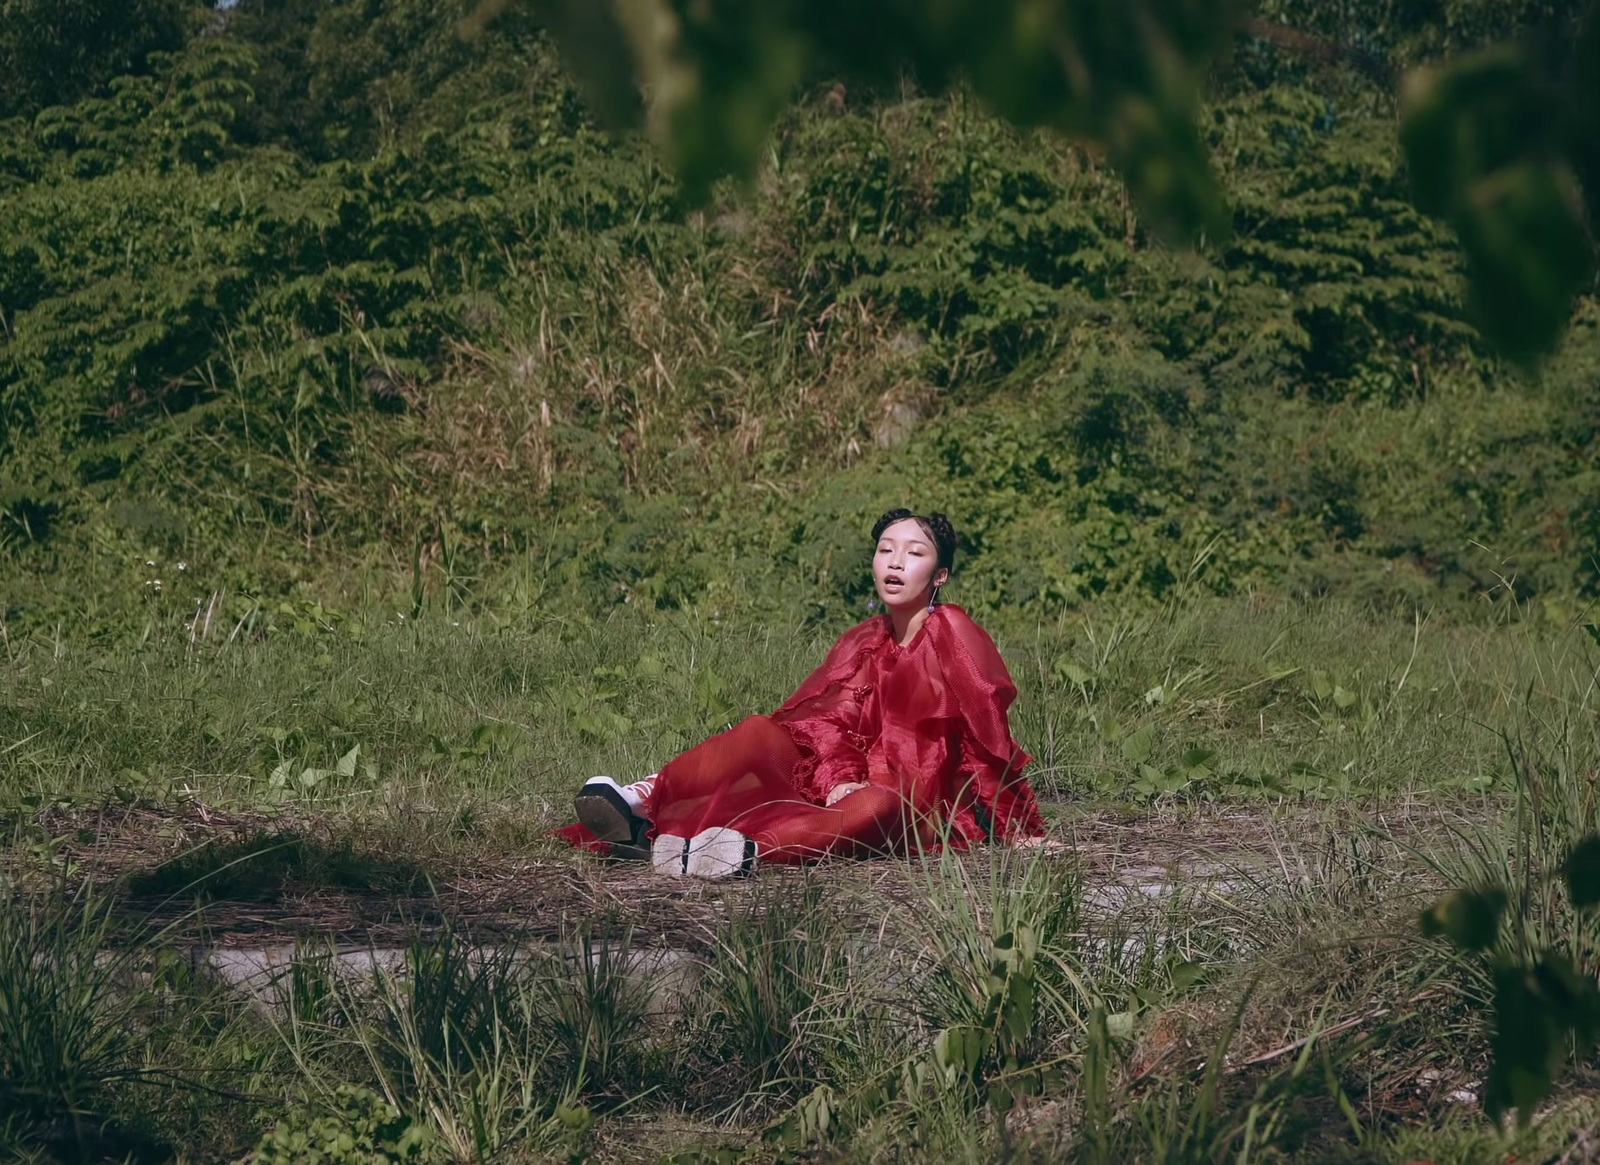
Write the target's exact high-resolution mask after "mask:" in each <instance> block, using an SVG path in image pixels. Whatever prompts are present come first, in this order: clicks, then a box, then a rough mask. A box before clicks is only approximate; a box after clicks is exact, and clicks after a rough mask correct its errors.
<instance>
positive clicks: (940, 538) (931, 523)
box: [872, 506, 960, 570]
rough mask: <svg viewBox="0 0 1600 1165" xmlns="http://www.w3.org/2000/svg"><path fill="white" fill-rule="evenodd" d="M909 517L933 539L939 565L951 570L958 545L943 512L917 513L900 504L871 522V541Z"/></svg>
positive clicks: (953, 528)
mask: <svg viewBox="0 0 1600 1165" xmlns="http://www.w3.org/2000/svg"><path fill="white" fill-rule="evenodd" d="M907 518H910V519H911V520H912V521H913V522H915V523H916V524H917V525H919V526H921V527H922V532H923V533H924V534H926V535H927V536H928V537H929V538H930V539H932V541H933V546H934V549H935V550H936V551H937V552H938V554H939V565H940V566H942V567H943V568H944V569H945V570H951V569H952V568H954V566H955V564H956V547H957V546H959V545H960V542H959V540H958V539H957V538H956V528H955V527H954V526H952V525H951V524H950V519H949V518H947V517H945V516H944V515H943V514H918V513H915V512H914V511H912V510H908V509H906V508H905V507H904V506H901V507H900V508H898V509H894V510H889V511H887V512H886V513H885V514H884V515H883V517H881V518H879V519H878V520H877V521H876V522H874V523H873V524H872V541H873V542H874V543H876V542H877V541H878V539H879V538H882V537H883V532H884V531H885V530H887V529H888V528H889V527H890V526H893V525H894V524H895V523H896V522H903V521H905V520H906V519H907Z"/></svg>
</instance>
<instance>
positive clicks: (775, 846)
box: [650, 716, 910, 864]
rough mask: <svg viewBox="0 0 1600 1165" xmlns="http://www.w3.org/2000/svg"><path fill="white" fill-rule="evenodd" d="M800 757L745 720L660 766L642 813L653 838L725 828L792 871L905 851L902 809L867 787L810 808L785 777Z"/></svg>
mask: <svg viewBox="0 0 1600 1165" xmlns="http://www.w3.org/2000/svg"><path fill="white" fill-rule="evenodd" d="M799 762H800V752H799V750H798V749H796V748H795V745H794V741H792V740H791V739H790V738H789V734H788V733H787V732H785V731H784V730H783V729H782V728H780V727H779V726H778V725H777V724H775V723H774V722H773V721H772V720H770V719H768V718H767V717H765V716H752V717H750V718H749V719H748V720H744V721H741V722H740V723H739V724H736V725H735V726H734V727H732V728H730V729H729V730H728V731H726V732H722V733H719V734H718V735H716V736H713V737H711V739H709V740H707V741H705V742H703V743H701V744H698V745H696V746H695V747H694V748H691V749H690V750H689V751H688V752H686V753H684V754H683V755H682V756H679V757H677V758H675V759H674V760H672V761H670V762H668V764H667V765H666V767H664V768H663V769H662V770H661V776H660V777H659V778H658V779H657V782H656V787H655V791H654V794H653V795H652V797H651V803H650V812H651V814H652V820H654V822H655V827H656V832H657V833H658V834H662V833H667V834H673V835H676V836H678V837H691V836H693V835H694V834H696V833H698V832H700V830H702V829H707V828H710V827H711V826H713V825H727V826H732V827H733V828H734V829H737V830H739V831H740V832H741V833H743V834H745V835H746V836H748V837H751V838H754V839H755V843H756V846H757V849H758V852H759V853H760V856H761V860H762V861H764V862H778V863H782V864H796V863H799V862H806V861H814V860H815V859H817V858H821V857H827V856H829V855H835V856H839V857H864V856H867V855H870V854H880V853H904V852H906V850H907V849H908V848H909V847H908V841H909V840H910V838H909V835H908V829H907V825H908V820H909V815H908V813H907V805H906V802H905V801H904V799H903V798H902V797H901V796H900V794H899V793H897V792H895V791H894V790H893V789H886V788H883V787H881V786H876V785H869V786H868V787H866V788H864V789H858V790H856V791H855V792H854V793H851V794H850V795H848V796H846V797H845V798H843V799H842V800H840V801H839V802H838V803H837V804H835V805H833V806H831V807H824V806H821V805H816V804H813V803H812V802H810V801H808V800H806V799H805V798H804V797H803V796H802V795H801V794H800V793H799V792H797V791H796V789H795V787H794V784H793V782H792V780H791V777H792V775H793V773H794V770H795V766H796V765H798V764H799Z"/></svg>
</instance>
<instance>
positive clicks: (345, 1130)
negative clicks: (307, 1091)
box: [246, 1084, 430, 1165]
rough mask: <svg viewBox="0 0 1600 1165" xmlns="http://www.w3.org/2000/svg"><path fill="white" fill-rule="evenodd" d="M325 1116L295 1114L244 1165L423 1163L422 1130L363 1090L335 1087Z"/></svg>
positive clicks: (424, 1142)
mask: <svg viewBox="0 0 1600 1165" xmlns="http://www.w3.org/2000/svg"><path fill="white" fill-rule="evenodd" d="M328 1109H329V1111H324V1110H319V1109H311V1108H305V1109H298V1110H296V1111H295V1112H293V1113H291V1114H290V1115H289V1116H287V1117H285V1118H284V1119H283V1120H280V1121H279V1122H278V1123H277V1125H276V1126H274V1128H273V1130H272V1131H271V1132H269V1133H267V1134H266V1135H265V1136H263V1137H262V1138H261V1143H260V1144H258V1145H257V1146H256V1148H255V1151H254V1152H253V1153H251V1154H250V1156H249V1157H247V1158H246V1160H247V1161H248V1162H250V1165H391V1163H392V1162H402V1161H421V1160H424V1159H425V1156H426V1150H427V1148H428V1145H429V1143H430V1139H429V1137H428V1132H427V1129H426V1127H425V1126H423V1125H420V1124H418V1123H417V1122H415V1121H413V1120H412V1119H411V1118H409V1117H406V1116H403V1115H402V1114H401V1113H400V1111H399V1110H398V1109H396V1108H395V1107H394V1106H392V1105H390V1104H389V1103H387V1102H386V1101H385V1100H384V1099H383V1097H381V1096H379V1095H378V1094H377V1093H375V1092H373V1091H372V1090H371V1089H369V1088H362V1087H360V1086H357V1085H350V1084H341V1085H340V1086H339V1087H338V1088H337V1089H336V1090H335V1091H334V1095H333V1098H332V1101H331V1103H330V1105H329V1106H328Z"/></svg>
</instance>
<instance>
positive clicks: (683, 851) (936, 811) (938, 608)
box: [560, 509, 1044, 878]
mask: <svg viewBox="0 0 1600 1165" xmlns="http://www.w3.org/2000/svg"><path fill="white" fill-rule="evenodd" d="M872 537H873V541H874V543H875V550H874V552H873V556H872V577H873V582H874V583H875V584H876V587H877V592H878V598H879V599H880V600H881V601H882V603H883V606H884V613H883V614H882V615H877V616H874V617H872V618H870V619H868V620H867V621H866V622H864V623H861V624H858V625H857V626H855V627H853V628H851V629H850V630H849V631H847V632H845V633H844V635H843V636H841V637H840V639H839V641H838V642H837V643H835V644H834V645H833V650H831V651H830V652H829V653H828V658H827V659H826V660H825V661H824V662H823V664H822V666H821V667H819V668H818V669H817V670H816V671H815V672H813V673H812V675H811V677H810V678H809V679H807V680H806V682H805V683H803V684H801V685H800V690H799V691H797V692H795V694H794V695H793V696H791V697H790V698H789V699H788V701H787V702H786V703H785V704H784V705H783V707H781V708H779V709H778V710H777V711H776V712H774V713H773V714H772V715H771V716H752V717H750V718H749V719H747V720H744V721H743V722H741V723H740V724H738V725H736V726H734V727H733V728H730V729H729V730H728V731H726V732H723V733H720V734H718V735H716V736H713V737H712V738H711V739H709V740H707V741H705V742H704V743H702V744H699V745H697V746H695V747H694V748H691V749H690V750H689V751H688V752H686V753H684V754H683V755H682V756H679V757H677V758H676V759H675V760H673V761H670V762H669V763H668V764H667V765H666V767H664V768H663V769H662V770H661V772H660V773H659V774H655V775H653V776H650V777H647V778H645V779H644V780H643V781H638V782H635V783H634V784H632V785H626V786H624V785H618V784H617V783H616V782H615V781H613V780H611V778H609V777H596V778H594V779H593V780H591V781H589V782H587V783H586V784H585V785H584V787H583V789H582V790H581V791H580V792H579V793H578V797H577V810H578V818H579V820H580V821H581V822H582V825H576V826H569V827H567V828H566V829H564V830H562V831H560V832H561V836H563V837H565V838H566V839H567V840H568V841H570V842H572V843H573V844H576V845H585V846H588V847H590V848H595V849H602V850H609V849H610V848H611V847H612V846H613V845H615V846H617V847H619V848H622V847H627V846H635V847H640V846H642V845H643V844H644V842H645V840H646V839H647V838H648V839H650V840H649V845H650V856H651V860H652V862H653V863H654V865H655V869H656V870H657V871H658V872H659V873H662V874H668V875H680V876H681V875H690V876H699V877H713V878H715V877H727V876H729V875H732V874H737V873H741V872H749V871H750V870H751V869H752V868H753V867H754V865H755V864H756V863H757V862H775V863H796V862H805V861H813V860H815V859H818V858H822V857H827V856H830V855H837V856H866V855H871V854H894V853H910V852H916V851H918V850H922V849H926V848H929V847H933V846H937V845H940V844H948V845H953V846H957V847H965V846H966V845H967V844H969V843H971V842H975V841H983V840H998V841H1007V842H1024V841H1026V840H1029V839H1035V840H1036V839H1038V838H1041V837H1043V835H1044V822H1043V821H1042V819H1041V818H1040V816H1039V808H1038V805H1037V803H1036V802H1035V800H1034V795H1033V790H1032V789H1031V788H1030V787H1029V785H1028V782H1027V781H1026V780H1025V779H1024V778H1023V776H1022V769H1023V766H1024V765H1026V764H1027V763H1028V761H1029V759H1030V758H1029V756H1028V755H1027V753H1025V752H1023V751H1022V749H1021V748H1019V747H1018V746H1017V743H1016V741H1014V740H1013V739H1012V738H1011V732H1010V728H1009V726H1008V725H1007V721H1006V710H1007V708H1009V707H1010V705H1011V702H1012V700H1014V699H1015V698H1016V694H1017V692H1016V687H1015V686H1014V685H1013V684H1012V682H1011V676H1010V674H1009V673H1008V672H1007V671H1006V666H1005V663H1004V662H1003V661H1002V660H1001V658H1000V653H999V652H998V651H997V650H996V649H995V646H994V641H993V640H991V639H990V638H989V636H988V635H987V634H986V633H985V632H984V631H983V629H982V628H980V627H979V626H978V625H977V624H976V623H974V622H973V621H972V620H971V619H970V618H969V617H968V616H967V613H966V612H965V611H963V610H962V609H961V608H960V607H957V606H953V605H951V604H947V603H940V602H939V588H940V587H941V586H943V585H944V583H945V581H946V580H947V579H948V578H949V577H950V569H951V567H953V566H954V565H955V553H956V533H955V530H954V529H953V528H952V527H951V525H950V522H949V520H948V519H947V518H946V517H945V516H944V515H943V514H931V515H928V516H926V517H924V516H921V515H917V514H913V513H912V512H911V511H910V510H906V509H897V510H890V511H889V512H888V513H886V514H884V515H883V517H881V518H879V519H878V521H877V523H876V524H875V525H874V526H873V528H872Z"/></svg>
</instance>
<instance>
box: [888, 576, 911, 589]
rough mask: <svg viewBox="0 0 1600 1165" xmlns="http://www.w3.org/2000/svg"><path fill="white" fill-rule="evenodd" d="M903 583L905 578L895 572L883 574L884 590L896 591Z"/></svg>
mask: <svg viewBox="0 0 1600 1165" xmlns="http://www.w3.org/2000/svg"><path fill="white" fill-rule="evenodd" d="M905 585H906V584H905V580H904V579H902V578H901V577H900V576H899V575H897V574H886V575H884V576H883V589H884V590H886V591H897V590H899V589H900V588H901V587H903V586H905Z"/></svg>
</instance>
